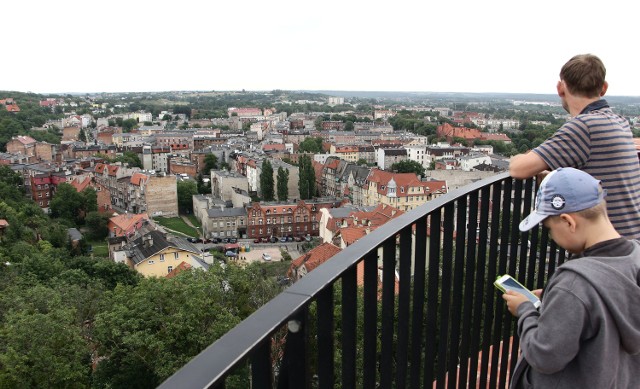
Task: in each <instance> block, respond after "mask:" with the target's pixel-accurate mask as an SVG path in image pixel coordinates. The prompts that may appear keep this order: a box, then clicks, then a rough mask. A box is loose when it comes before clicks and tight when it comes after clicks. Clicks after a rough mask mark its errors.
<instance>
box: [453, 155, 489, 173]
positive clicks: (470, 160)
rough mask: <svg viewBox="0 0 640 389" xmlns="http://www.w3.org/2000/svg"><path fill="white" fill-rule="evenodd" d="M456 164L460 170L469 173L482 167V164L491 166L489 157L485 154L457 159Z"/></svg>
mask: <svg viewBox="0 0 640 389" xmlns="http://www.w3.org/2000/svg"><path fill="white" fill-rule="evenodd" d="M458 162H459V163H460V170H462V171H465V172H470V171H471V170H473V168H474V167H476V166H478V165H482V164H483V163H484V164H487V165H491V157H489V156H488V155H485V154H470V155H467V156H465V157H460V158H458Z"/></svg>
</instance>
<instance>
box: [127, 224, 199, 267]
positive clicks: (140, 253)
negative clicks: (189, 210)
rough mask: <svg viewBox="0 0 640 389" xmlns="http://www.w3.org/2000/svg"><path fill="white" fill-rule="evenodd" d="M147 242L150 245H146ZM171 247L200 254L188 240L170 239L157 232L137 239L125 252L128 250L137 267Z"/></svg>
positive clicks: (128, 254)
mask: <svg viewBox="0 0 640 389" xmlns="http://www.w3.org/2000/svg"><path fill="white" fill-rule="evenodd" d="M147 241H148V242H149V243H145V242H147ZM169 247H173V248H176V249H178V250H182V251H188V252H190V253H194V254H200V249H198V248H197V247H196V246H194V245H193V244H192V243H191V242H189V241H187V240H186V239H184V238H178V237H168V236H165V235H164V234H163V233H162V232H160V231H157V230H154V231H150V232H149V233H147V234H145V235H143V236H141V237H139V238H138V239H135V240H134V241H133V242H131V243H129V244H128V245H127V246H125V250H127V256H128V257H129V258H131V260H132V261H133V263H134V264H135V265H137V264H139V263H140V262H142V261H144V260H146V259H147V258H149V257H152V256H154V255H156V254H158V253H160V252H161V251H163V250H165V249H166V248H169Z"/></svg>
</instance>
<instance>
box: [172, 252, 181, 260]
mask: <svg viewBox="0 0 640 389" xmlns="http://www.w3.org/2000/svg"><path fill="white" fill-rule="evenodd" d="M179 257H180V253H179V252H177V251H176V252H175V253H173V259H178V258H179Z"/></svg>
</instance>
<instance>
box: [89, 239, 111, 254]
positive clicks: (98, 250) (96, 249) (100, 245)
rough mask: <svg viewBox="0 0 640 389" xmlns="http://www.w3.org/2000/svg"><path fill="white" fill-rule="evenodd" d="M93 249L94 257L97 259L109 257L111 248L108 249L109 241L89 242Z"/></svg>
mask: <svg viewBox="0 0 640 389" xmlns="http://www.w3.org/2000/svg"><path fill="white" fill-rule="evenodd" d="M88 243H89V244H90V245H91V247H92V248H93V252H92V253H93V255H94V256H96V257H105V258H108V257H109V247H107V241H105V240H95V241H90V242H88Z"/></svg>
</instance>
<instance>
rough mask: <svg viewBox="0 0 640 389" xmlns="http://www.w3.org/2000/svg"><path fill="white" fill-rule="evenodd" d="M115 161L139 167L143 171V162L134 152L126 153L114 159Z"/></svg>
mask: <svg viewBox="0 0 640 389" xmlns="http://www.w3.org/2000/svg"><path fill="white" fill-rule="evenodd" d="M113 161H115V162H122V163H126V164H127V165H129V167H138V168H140V169H142V161H141V160H140V157H139V156H138V154H137V153H135V152H133V151H125V152H124V153H123V154H122V155H120V156H117V157H116V158H115V159H113Z"/></svg>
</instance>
